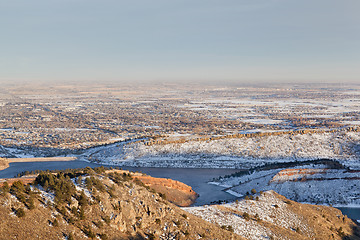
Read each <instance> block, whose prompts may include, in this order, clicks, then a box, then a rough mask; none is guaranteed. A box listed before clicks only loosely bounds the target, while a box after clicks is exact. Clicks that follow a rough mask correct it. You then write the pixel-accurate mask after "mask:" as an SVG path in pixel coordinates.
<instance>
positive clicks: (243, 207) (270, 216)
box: [183, 191, 311, 239]
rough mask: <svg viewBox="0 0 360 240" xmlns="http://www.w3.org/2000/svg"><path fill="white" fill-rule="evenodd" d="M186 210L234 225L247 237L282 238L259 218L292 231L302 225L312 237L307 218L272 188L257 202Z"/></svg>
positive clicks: (222, 223)
mask: <svg viewBox="0 0 360 240" xmlns="http://www.w3.org/2000/svg"><path fill="white" fill-rule="evenodd" d="M183 209H184V210H186V211H188V212H190V213H192V214H194V215H196V216H198V217H201V218H203V219H205V220H206V221H209V222H212V223H216V224H218V225H220V226H232V228H233V229H234V232H235V233H236V234H239V235H241V236H243V237H245V238H247V239H270V237H273V238H274V237H276V239H278V238H279V236H276V235H277V234H276V232H271V230H270V229H269V228H266V227H264V225H262V224H259V222H258V221H264V222H268V223H271V224H274V225H277V226H281V227H283V228H286V229H289V230H293V231H294V230H295V229H297V228H299V230H300V231H301V232H303V233H305V234H306V235H307V236H308V237H311V232H310V231H309V226H307V224H306V221H304V219H303V218H302V217H301V216H299V215H297V214H295V213H294V212H292V211H291V210H289V209H288V208H287V204H286V203H284V201H283V200H281V199H279V198H277V197H276V194H275V193H274V192H273V191H269V192H266V193H265V194H261V195H259V196H258V200H257V201H245V200H241V201H237V202H233V203H228V204H222V205H211V206H208V205H205V206H201V207H187V208H183ZM244 213H247V214H248V216H249V218H250V219H246V218H245V217H244ZM256 218H257V219H258V220H256Z"/></svg>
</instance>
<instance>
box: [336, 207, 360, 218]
mask: <svg viewBox="0 0 360 240" xmlns="http://www.w3.org/2000/svg"><path fill="white" fill-rule="evenodd" d="M338 209H340V210H341V212H342V213H343V214H344V215H347V216H348V217H349V218H351V219H356V220H360V208H355V207H338Z"/></svg>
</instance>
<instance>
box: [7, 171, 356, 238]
mask: <svg viewBox="0 0 360 240" xmlns="http://www.w3.org/2000/svg"><path fill="white" fill-rule="evenodd" d="M135 176H136V174H135V173H129V172H126V171H123V172H119V171H108V172H106V171H104V170H103V169H101V168H97V169H95V171H94V170H93V169H90V168H86V169H82V170H68V171H63V172H59V173H57V174H55V173H50V172H43V173H40V174H39V175H38V176H37V177H36V179H35V182H34V184H32V185H23V184H22V182H21V181H16V182H13V183H12V185H11V186H9V185H8V184H6V183H4V184H3V185H2V186H1V188H0V193H1V194H0V223H1V224H0V239H68V240H69V239H88V238H89V239H95V238H97V239H261V238H263V239H344V238H345V237H347V238H349V239H358V238H359V236H360V234H359V230H358V229H357V226H356V224H355V223H354V222H352V221H351V220H350V219H348V218H347V217H346V216H343V215H342V214H341V212H340V211H338V210H336V209H334V208H330V207H324V206H314V205H304V204H299V203H296V202H293V201H289V200H287V199H286V198H284V197H282V196H281V195H278V194H276V193H275V192H272V191H270V192H266V193H262V194H257V195H256V194H255V195H254V196H252V197H251V198H252V200H251V198H249V199H246V200H245V199H244V200H239V201H237V202H234V203H230V204H222V205H212V206H203V207H187V208H179V207H178V206H176V205H174V204H172V203H170V202H169V201H168V200H166V199H167V198H170V195H172V194H173V193H172V192H171V191H168V192H167V193H168V194H169V195H165V194H164V193H157V192H156V191H155V190H153V189H151V187H149V186H150V185H149V182H147V183H145V184H144V183H143V182H141V179H139V178H136V177H135ZM146 179H147V181H150V180H149V179H148V178H146ZM163 181H164V180H161V181H160V183H162V182H163ZM174 184H175V185H176V183H175V182H171V181H170V182H167V183H166V184H162V185H161V186H162V187H169V186H172V185H174ZM176 186H181V187H180V188H179V187H175V188H179V189H180V190H184V191H183V192H187V191H188V189H187V188H186V187H184V186H182V185H181V184H180V185H176ZM183 187H184V189H183ZM180 192H181V191H178V192H177V193H176V195H177V196H178V195H179V194H180Z"/></svg>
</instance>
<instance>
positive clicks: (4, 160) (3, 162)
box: [0, 158, 9, 171]
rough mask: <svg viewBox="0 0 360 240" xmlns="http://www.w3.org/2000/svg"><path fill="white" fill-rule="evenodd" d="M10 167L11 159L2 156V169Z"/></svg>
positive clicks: (0, 168)
mask: <svg viewBox="0 0 360 240" xmlns="http://www.w3.org/2000/svg"><path fill="white" fill-rule="evenodd" d="M8 167H9V161H8V160H7V159H6V158H0V171H1V170H4V169H6V168H8Z"/></svg>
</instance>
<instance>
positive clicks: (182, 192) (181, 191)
mask: <svg viewBox="0 0 360 240" xmlns="http://www.w3.org/2000/svg"><path fill="white" fill-rule="evenodd" d="M135 178H137V179H139V180H140V181H141V182H142V183H144V184H145V185H146V186H149V187H150V188H152V189H154V190H155V191H156V192H160V193H162V194H165V196H166V199H167V200H169V201H170V202H172V203H174V204H176V205H178V206H181V207H186V206H190V205H191V204H193V203H194V202H195V200H196V199H197V198H198V197H199V195H198V194H197V193H196V192H194V190H192V188H191V187H190V186H188V185H186V184H184V183H182V182H179V181H175V180H172V179H167V178H154V177H150V176H135Z"/></svg>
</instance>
